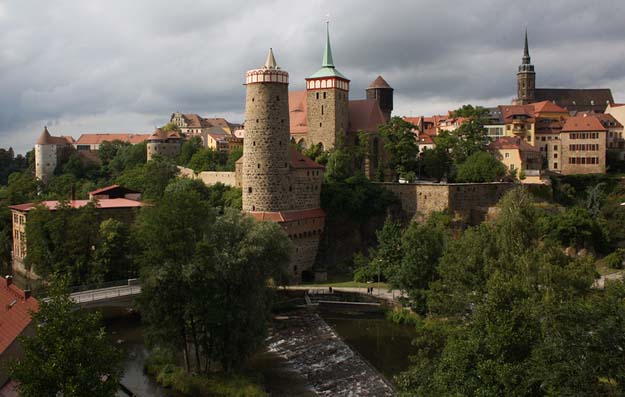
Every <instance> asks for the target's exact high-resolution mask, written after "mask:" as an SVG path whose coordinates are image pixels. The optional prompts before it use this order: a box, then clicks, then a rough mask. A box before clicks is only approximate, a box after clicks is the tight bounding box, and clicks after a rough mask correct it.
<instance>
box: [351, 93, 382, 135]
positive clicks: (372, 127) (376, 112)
mask: <svg viewBox="0 0 625 397" xmlns="http://www.w3.org/2000/svg"><path fill="white" fill-rule="evenodd" d="M348 111H349V127H348V131H350V132H356V131H360V130H362V131H365V132H375V131H377V130H378V126H379V125H380V124H384V123H385V122H386V121H385V120H384V115H383V114H382V111H381V110H380V105H378V103H377V102H376V101H375V100H374V99H359V100H355V101H349V104H348Z"/></svg>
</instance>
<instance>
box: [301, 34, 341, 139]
mask: <svg viewBox="0 0 625 397" xmlns="http://www.w3.org/2000/svg"><path fill="white" fill-rule="evenodd" d="M306 101H307V102H306V106H307V107H308V111H307V114H306V124H307V128H308V131H307V135H308V140H309V142H307V144H308V145H316V144H322V145H323V148H324V149H325V150H329V149H331V148H333V147H334V144H335V142H336V137H337V135H339V134H345V133H346V132H347V130H348V128H349V112H348V101H349V80H348V79H347V77H345V76H344V75H343V74H342V73H341V72H339V71H338V70H337V69H336V67H335V66H334V59H333V57H332V49H331V47H330V28H329V23H328V24H327V25H326V45H325V49H324V51H323V60H322V63H321V69H319V70H318V71H317V72H316V73H314V74H313V75H311V76H310V77H308V78H307V79H306Z"/></svg>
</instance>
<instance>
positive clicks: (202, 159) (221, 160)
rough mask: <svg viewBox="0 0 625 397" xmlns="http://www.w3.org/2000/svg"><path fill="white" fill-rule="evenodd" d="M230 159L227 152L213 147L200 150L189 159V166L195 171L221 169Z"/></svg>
mask: <svg viewBox="0 0 625 397" xmlns="http://www.w3.org/2000/svg"><path fill="white" fill-rule="evenodd" d="M227 161H228V157H227V155H226V154H225V153H223V152H220V151H218V150H215V149H212V148H203V149H200V150H198V151H197V152H196V153H195V154H194V155H193V156H192V157H191V160H189V163H188V165H189V167H190V168H192V169H193V171H195V172H201V171H221V169H222V168H223V167H224V166H225V164H226V162H227Z"/></svg>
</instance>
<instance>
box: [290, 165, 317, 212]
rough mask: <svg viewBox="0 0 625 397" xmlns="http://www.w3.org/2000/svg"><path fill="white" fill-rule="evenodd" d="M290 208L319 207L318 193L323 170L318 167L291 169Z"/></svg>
mask: <svg viewBox="0 0 625 397" xmlns="http://www.w3.org/2000/svg"><path fill="white" fill-rule="evenodd" d="M289 181H290V184H289V190H290V192H289V193H290V199H289V201H290V203H291V208H290V209H294V210H295V209H308V208H319V207H321V200H320V197H321V195H320V193H321V183H322V181H323V171H322V170H320V169H293V170H291V172H290V174H289Z"/></svg>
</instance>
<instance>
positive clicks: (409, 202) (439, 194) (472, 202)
mask: <svg viewBox="0 0 625 397" xmlns="http://www.w3.org/2000/svg"><path fill="white" fill-rule="evenodd" d="M381 185H382V186H384V187H385V188H386V189H388V190H390V191H392V192H393V193H394V194H395V195H396V196H397V197H398V198H399V200H400V201H401V205H402V210H403V211H404V212H405V213H406V214H407V215H408V216H409V217H410V218H413V219H415V220H417V221H422V220H424V219H425V218H427V217H428V216H429V215H430V214H432V213H433V212H436V211H443V210H445V209H449V210H451V212H452V213H453V215H454V217H455V218H456V219H457V220H459V221H461V222H462V223H465V224H469V225H475V224H478V223H480V222H481V221H483V220H484V219H485V217H486V213H487V212H488V208H489V207H493V206H495V205H496V204H497V202H498V201H499V200H500V199H501V197H502V196H503V194H504V193H505V192H506V191H508V190H509V189H511V188H512V187H513V186H514V184H513V183H500V182H493V183H382V184H381Z"/></svg>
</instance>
